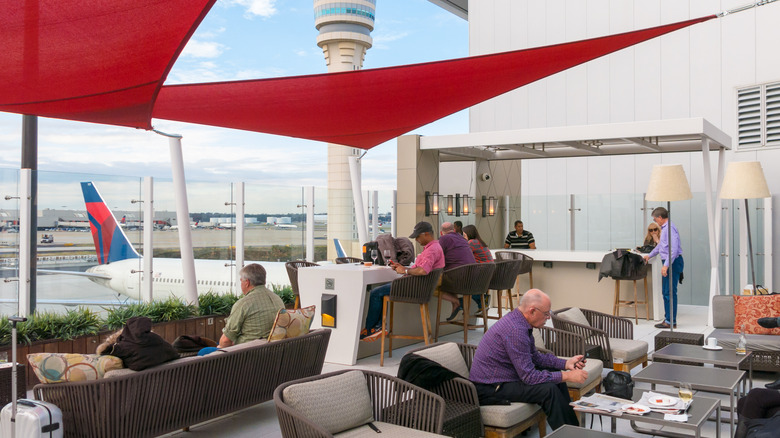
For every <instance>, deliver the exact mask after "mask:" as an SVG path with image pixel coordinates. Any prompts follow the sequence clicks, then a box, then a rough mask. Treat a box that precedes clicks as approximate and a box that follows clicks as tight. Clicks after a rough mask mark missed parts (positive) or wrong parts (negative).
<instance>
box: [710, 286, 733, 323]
mask: <svg viewBox="0 0 780 438" xmlns="http://www.w3.org/2000/svg"><path fill="white" fill-rule="evenodd" d="M712 325H713V327H715V328H719V329H721V328H728V329H732V330H733V329H734V299H733V298H731V295H715V296H714V297H712Z"/></svg>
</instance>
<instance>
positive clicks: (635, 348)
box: [552, 307, 648, 372]
mask: <svg viewBox="0 0 780 438" xmlns="http://www.w3.org/2000/svg"><path fill="white" fill-rule="evenodd" d="M575 309H576V308H572V307H566V308H563V309H558V310H556V311H554V312H552V322H553V326H554V327H555V328H557V329H560V330H564V331H567V332H572V333H577V334H579V335H581V336H583V337H584V338H585V339H586V340H587V342H588V343H589V344H595V345H597V346H598V347H601V357H600V359H601V361H602V362H604V366H605V367H607V368H612V369H614V370H616V371H626V372H629V371H630V370H631V369H632V368H634V367H635V366H637V365H639V364H642V366H647V350H648V345H647V342H645V341H639V340H635V339H634V325H633V324H632V323H631V320H630V319H628V318H622V317H619V316H613V315H609V314H607V313H601V312H597V311H595V310H588V309H577V310H580V311H581V312H582V314H583V315H584V316H585V319H586V320H587V324H586V323H585V322H586V321H581V322H575V321H573V320H571V319H567V318H566V317H565V316H562V315H561V314H563V313H564V312H567V313H570V312H568V311H570V310H572V311H573V310H575ZM616 358H617V359H618V360H617V363H616V361H615V359H616Z"/></svg>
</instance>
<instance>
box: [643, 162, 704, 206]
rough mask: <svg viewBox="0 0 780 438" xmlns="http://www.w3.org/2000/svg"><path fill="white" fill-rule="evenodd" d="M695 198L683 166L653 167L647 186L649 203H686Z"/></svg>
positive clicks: (646, 195) (646, 196) (646, 198)
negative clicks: (687, 200) (685, 201)
mask: <svg viewBox="0 0 780 438" xmlns="http://www.w3.org/2000/svg"><path fill="white" fill-rule="evenodd" d="M691 198H693V194H691V187H690V186H689V185H688V178H686V176H685V170H684V169H683V167H682V164H668V165H656V166H653V172H652V173H651V174H650V183H649V184H648V185H647V192H646V193H645V200H647V201H684V200H686V199H691Z"/></svg>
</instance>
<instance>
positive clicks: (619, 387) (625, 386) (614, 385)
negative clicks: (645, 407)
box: [602, 371, 634, 400]
mask: <svg viewBox="0 0 780 438" xmlns="http://www.w3.org/2000/svg"><path fill="white" fill-rule="evenodd" d="M602 385H604V394H606V395H610V396H612V397H617V398H622V399H626V400H631V397H632V396H633V395H634V381H633V380H632V379H631V374H628V373H627V372H625V371H610V372H609V373H608V374H607V377H604V381H603V382H602Z"/></svg>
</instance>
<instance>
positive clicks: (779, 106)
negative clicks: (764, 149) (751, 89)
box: [766, 83, 780, 146]
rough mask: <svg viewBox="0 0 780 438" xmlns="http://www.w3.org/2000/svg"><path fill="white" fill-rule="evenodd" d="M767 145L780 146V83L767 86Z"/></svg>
mask: <svg viewBox="0 0 780 438" xmlns="http://www.w3.org/2000/svg"><path fill="white" fill-rule="evenodd" d="M766 145H767V146H769V145H775V146H780V83H776V84H770V85H767V86H766Z"/></svg>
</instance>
